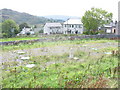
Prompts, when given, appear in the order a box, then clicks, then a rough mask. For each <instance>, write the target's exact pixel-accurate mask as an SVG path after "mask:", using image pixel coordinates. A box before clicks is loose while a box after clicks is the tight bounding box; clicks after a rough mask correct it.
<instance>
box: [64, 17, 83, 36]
mask: <svg viewBox="0 0 120 90" xmlns="http://www.w3.org/2000/svg"><path fill="white" fill-rule="evenodd" d="M63 33H64V34H69V33H70V34H82V33H83V24H82V22H81V20H80V19H68V20H67V21H66V22H64V23H63Z"/></svg>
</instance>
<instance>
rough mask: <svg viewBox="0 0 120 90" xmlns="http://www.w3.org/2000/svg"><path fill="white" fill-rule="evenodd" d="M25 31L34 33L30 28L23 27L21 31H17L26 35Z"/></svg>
mask: <svg viewBox="0 0 120 90" xmlns="http://www.w3.org/2000/svg"><path fill="white" fill-rule="evenodd" d="M27 33H30V34H34V31H33V29H32V28H25V27H24V28H23V29H22V31H21V32H20V33H19V34H20V35H26V34H27Z"/></svg>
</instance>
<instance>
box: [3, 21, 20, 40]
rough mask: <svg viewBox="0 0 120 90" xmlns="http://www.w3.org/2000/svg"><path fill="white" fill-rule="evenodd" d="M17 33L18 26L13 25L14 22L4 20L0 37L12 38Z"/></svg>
mask: <svg viewBox="0 0 120 90" xmlns="http://www.w3.org/2000/svg"><path fill="white" fill-rule="evenodd" d="M18 32H19V26H18V25H17V24H16V23H15V21H14V20H10V19H8V20H5V21H4V22H3V23H2V35H3V37H7V38H9V37H12V36H15V35H16V34H17V33H18Z"/></svg>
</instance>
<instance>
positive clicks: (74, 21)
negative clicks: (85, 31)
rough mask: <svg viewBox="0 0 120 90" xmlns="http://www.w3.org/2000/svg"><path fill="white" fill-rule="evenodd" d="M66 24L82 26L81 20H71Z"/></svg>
mask: <svg viewBox="0 0 120 90" xmlns="http://www.w3.org/2000/svg"><path fill="white" fill-rule="evenodd" d="M64 24H82V22H81V20H80V19H69V20H67V21H66V22H64Z"/></svg>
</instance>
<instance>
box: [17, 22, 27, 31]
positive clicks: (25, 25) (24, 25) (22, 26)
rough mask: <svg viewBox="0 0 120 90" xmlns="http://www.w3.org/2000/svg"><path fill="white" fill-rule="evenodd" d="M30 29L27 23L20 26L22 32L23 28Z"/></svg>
mask: <svg viewBox="0 0 120 90" xmlns="http://www.w3.org/2000/svg"><path fill="white" fill-rule="evenodd" d="M24 27H25V28H29V26H28V24H27V23H22V24H20V25H19V28H20V31H22V29H23V28H24Z"/></svg>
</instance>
